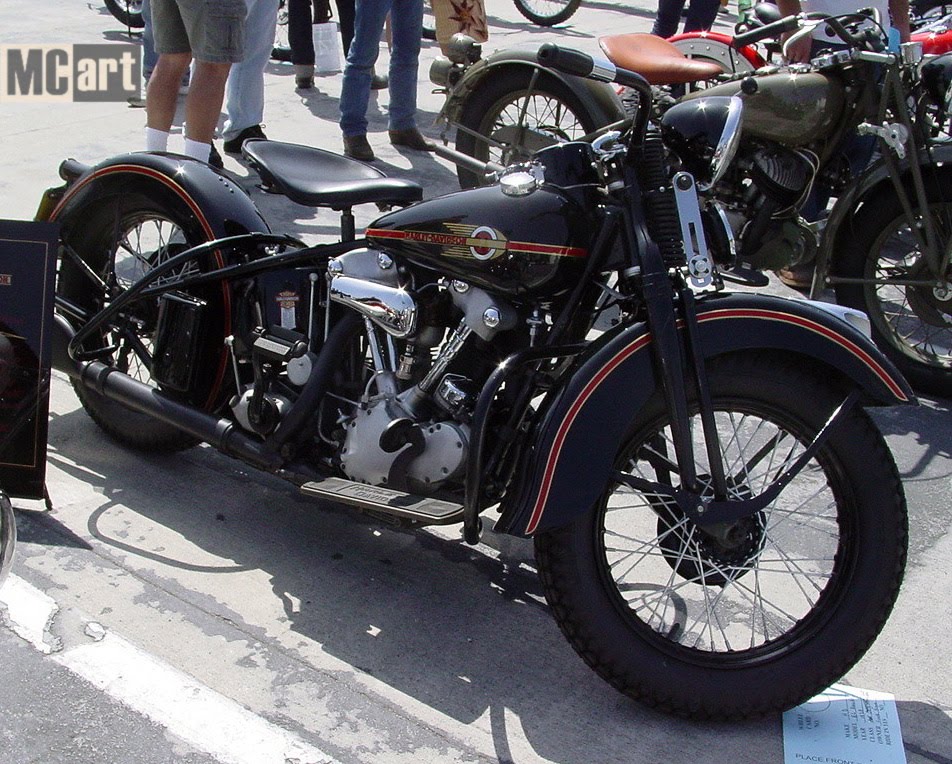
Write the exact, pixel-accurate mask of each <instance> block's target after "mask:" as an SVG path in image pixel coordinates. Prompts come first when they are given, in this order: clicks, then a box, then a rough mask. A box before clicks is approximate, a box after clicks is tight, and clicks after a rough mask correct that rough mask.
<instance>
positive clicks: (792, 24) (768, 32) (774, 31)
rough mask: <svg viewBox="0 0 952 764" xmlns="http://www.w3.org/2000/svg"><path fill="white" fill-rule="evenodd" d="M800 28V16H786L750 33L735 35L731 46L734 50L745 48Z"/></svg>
mask: <svg viewBox="0 0 952 764" xmlns="http://www.w3.org/2000/svg"><path fill="white" fill-rule="evenodd" d="M799 28H800V17H799V16H786V17H784V18H782V19H780V20H779V21H773V22H771V23H770V24H764V25H763V26H762V27H756V28H755V29H751V30H750V31H749V32H741V33H740V34H738V35H734V39H733V41H732V42H731V46H732V47H734V48H743V47H745V46H746V45H753V44H754V43H755V42H760V41H761V40H766V39H768V38H771V37H779V36H780V35H782V34H783V33H784V32H792V31H793V30H795V29H799Z"/></svg>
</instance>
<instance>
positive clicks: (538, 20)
mask: <svg viewBox="0 0 952 764" xmlns="http://www.w3.org/2000/svg"><path fill="white" fill-rule="evenodd" d="M513 1H514V2H515V4H516V9H517V10H518V11H519V13H521V14H522V15H523V16H525V17H526V18H527V19H529V21H531V22H532V23H533V24H538V25H539V26H540V27H550V26H553V25H554V24H561V23H562V22H563V21H568V19H570V18H571V17H572V15H573V14H574V13H575V11H577V10H578V8H579V6H580V5H581V4H582V0H513Z"/></svg>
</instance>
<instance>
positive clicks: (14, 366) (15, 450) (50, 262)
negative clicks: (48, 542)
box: [0, 220, 58, 499]
mask: <svg viewBox="0 0 952 764" xmlns="http://www.w3.org/2000/svg"><path fill="white" fill-rule="evenodd" d="M57 235H58V226H56V225H54V224H52V223H28V222H24V221H17V220H0V488H2V489H3V490H4V491H5V492H6V493H7V494H9V495H10V496H14V497H21V498H26V499H42V498H43V497H44V496H45V480H46V434H47V423H48V417H49V401H50V332H51V331H52V323H53V285H54V279H55V271H56V247H57Z"/></svg>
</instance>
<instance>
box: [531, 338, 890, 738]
mask: <svg viewBox="0 0 952 764" xmlns="http://www.w3.org/2000/svg"><path fill="white" fill-rule="evenodd" d="M710 382H711V392H712V395H713V401H714V408H715V411H716V422H717V428H718V432H719V433H721V442H720V447H721V451H722V453H723V454H724V456H725V466H726V468H727V471H728V473H729V474H728V485H729V488H730V489H731V493H732V494H733V495H734V496H735V497H738V498H747V497H751V496H753V495H756V494H758V493H759V492H760V491H761V490H763V488H764V486H766V485H767V484H769V483H770V481H771V480H772V479H773V478H774V477H775V476H776V475H778V474H780V473H782V472H783V471H784V470H785V469H786V467H787V466H788V465H790V464H791V462H792V461H793V460H795V459H796V458H797V457H798V456H799V454H801V453H802V452H803V449H804V446H805V444H808V443H810V442H811V441H812V439H813V437H814V436H815V434H816V433H817V432H818V431H819V429H820V428H821V427H822V426H823V424H824V422H825V421H826V419H827V418H828V417H829V415H830V414H831V412H832V411H833V410H834V408H835V407H836V406H837V405H838V404H839V403H841V402H842V400H843V393H842V392H841V391H838V390H837V389H836V387H835V386H834V385H831V384H830V383H829V382H828V381H827V380H826V377H825V376H824V374H823V372H821V371H819V370H811V369H809V367H806V368H805V367H804V366H803V365H802V364H797V363H796V362H792V361H789V360H786V359H779V358H777V357H771V356H766V355H763V357H762V358H759V359H754V358H749V357H742V356H733V357H726V358H722V359H719V360H718V361H716V362H714V363H713V364H711V368H710ZM694 424H695V425H696V426H695V427H694V429H693V431H694V432H695V433H698V432H700V429H701V428H700V425H699V423H698V422H697V421H696V422H695V423H694ZM672 454H673V451H672V449H671V440H670V428H669V417H668V415H667V413H666V410H665V406H664V403H663V401H662V400H661V396H660V395H656V396H655V398H654V399H653V400H652V402H651V403H649V405H648V406H647V407H646V409H645V410H644V411H643V412H642V415H641V416H640V417H639V418H638V421H637V423H636V424H635V425H634V427H633V428H632V431H631V435H630V437H629V439H628V440H627V441H626V442H625V443H624V444H623V446H622V447H621V449H620V450H619V453H618V457H617V462H616V469H618V470H620V471H622V472H624V473H628V474H632V475H637V476H641V477H644V478H647V479H648V480H652V481H655V482H662V483H669V484H672V485H675V486H676V485H677V484H678V482H679V481H678V478H677V467H676V465H675V464H674V462H673V456H672ZM695 454H696V458H697V460H698V473H699V476H700V477H701V478H702V480H704V479H705V472H706V470H705V464H706V456H705V451H704V447H703V444H702V443H697V442H696V443H695ZM724 539H728V540H724ZM906 539H907V530H906V507H905V500H904V498H903V493H902V484H901V482H900V479H899V475H898V474H897V471H896V467H895V465H894V463H893V460H892V457H891V455H890V454H889V452H888V451H887V449H886V445H885V443H884V441H883V438H882V436H881V435H880V433H879V431H878V430H877V429H876V427H875V426H874V425H873V423H872V422H871V421H870V419H869V418H868V416H867V415H866V413H865V412H864V411H862V410H861V409H854V410H853V411H852V412H850V413H848V414H847V415H846V417H845V419H844V420H843V421H842V422H841V423H840V426H839V427H837V428H836V430H835V431H834V432H833V434H832V435H831V437H830V439H829V440H828V441H827V443H826V444H825V445H824V447H823V448H822V449H820V451H818V452H817V454H816V455H815V456H814V457H813V458H812V459H811V460H810V461H809V462H808V464H807V465H806V467H805V468H804V469H803V470H802V471H801V472H800V473H798V474H797V475H796V476H795V477H794V478H793V480H792V482H791V483H790V484H789V485H787V487H786V488H785V489H784V490H783V491H782V492H781V494H780V495H779V497H778V498H777V499H776V501H775V502H774V503H773V504H771V505H770V506H768V507H767V508H766V509H764V510H763V511H761V512H760V513H758V514H757V515H755V516H753V517H749V518H747V519H745V520H742V521H740V522H739V523H737V524H735V525H734V526H733V527H732V528H731V529H729V533H728V534H726V535H725V536H723V537H721V536H715V535H713V534H709V533H707V532H706V531H704V530H702V529H701V528H700V527H699V526H697V525H695V524H694V523H692V522H691V521H690V520H689V519H688V518H687V517H686V516H684V515H683V514H682V513H681V512H680V511H679V510H678V508H677V507H676V505H674V504H673V502H671V501H670V500H667V501H666V500H665V499H663V498H662V497H660V496H650V495H645V494H640V493H636V492H635V491H633V490H632V489H630V488H627V487H625V486H623V485H622V484H620V483H612V484H610V485H609V486H607V487H606V490H605V493H604V495H603V496H602V498H601V499H600V500H599V501H598V502H597V503H596V505H595V506H594V507H591V508H590V509H589V510H588V511H587V512H585V513H584V514H583V515H581V516H580V517H579V518H578V519H577V520H576V521H574V522H573V523H572V524H570V525H568V526H567V527H563V528H559V529H556V530H553V531H549V532H546V533H544V534H542V535H540V536H538V537H537V538H536V542H535V543H536V559H537V562H538V565H539V572H540V576H541V578H542V582H543V586H544V589H545V595H546V599H547V600H548V602H549V605H550V607H551V609H552V611H553V614H554V615H555V618H556V620H557V621H558V623H559V626H560V627H561V629H562V631H563V632H564V634H565V635H566V637H567V638H568V639H569V641H570V642H571V643H572V645H573V647H574V648H575V650H576V651H577V652H578V653H579V654H580V655H581V656H582V658H584V660H585V661H586V662H587V663H588V664H589V665H590V666H591V667H592V668H593V669H594V670H595V671H596V672H597V673H598V674H599V675H600V676H602V678H604V679H605V680H606V681H608V682H609V683H610V684H612V685H613V686H614V687H616V688H617V689H618V690H620V691H621V692H623V693H625V694H627V695H629V696H630V697H632V698H635V699H637V700H640V701H642V702H645V703H647V704H649V705H652V706H656V707H658V708H660V709H662V710H664V711H666V712H669V713H673V714H676V715H679V716H683V717H686V718H693V719H725V720H726V719H743V718H750V717H756V716H761V715H764V714H768V713H772V712H776V711H779V710H783V709H787V708H790V707H792V706H794V705H796V704H798V703H801V702H803V701H804V700H806V699H808V698H810V697H812V696H813V695H814V694H815V693H817V692H818V691H819V690H821V689H823V688H825V687H826V686H828V685H829V684H830V683H831V682H832V681H834V680H836V679H837V678H839V677H840V676H842V675H843V673H844V672H846V671H847V670H848V669H849V668H850V667H851V666H852V665H853V664H854V663H856V661H857V660H859V658H860V657H861V656H862V655H863V653H864V652H865V651H866V649H867V648H868V647H869V646H870V644H871V643H872V642H873V640H874V639H875V637H876V635H877V634H878V633H879V631H880V629H881V628H882V626H883V624H884V623H885V621H886V618H887V616H888V614H889V612H890V609H891V608H892V605H893V603H894V601H895V599H896V595H897V593H898V590H899V584H900V582H901V580H902V574H903V568H904V564H905V557H906Z"/></svg>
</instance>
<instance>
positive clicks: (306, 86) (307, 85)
mask: <svg viewBox="0 0 952 764" xmlns="http://www.w3.org/2000/svg"><path fill="white" fill-rule="evenodd" d="M294 87H296V88H297V89H298V90H311V89H312V88H313V87H314V78H313V77H295V78H294Z"/></svg>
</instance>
